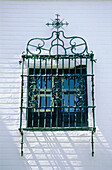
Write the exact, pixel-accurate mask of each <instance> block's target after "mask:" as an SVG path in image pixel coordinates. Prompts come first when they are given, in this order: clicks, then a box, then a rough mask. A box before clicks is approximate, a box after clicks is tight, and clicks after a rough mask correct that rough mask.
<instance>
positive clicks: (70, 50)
mask: <svg viewBox="0 0 112 170" xmlns="http://www.w3.org/2000/svg"><path fill="white" fill-rule="evenodd" d="M46 25H47V26H52V27H53V29H56V31H53V32H52V35H51V36H50V37H49V38H32V39H30V40H29V41H28V43H27V48H26V51H27V54H31V55H57V49H58V55H80V54H88V48H87V43H86V41H85V40H84V39H83V38H82V37H78V36H73V37H66V36H65V35H64V32H63V31H62V30H61V31H59V29H60V28H62V29H63V26H68V22H65V23H64V22H63V20H60V19H59V15H58V14H56V19H54V20H52V23H47V24H46Z"/></svg>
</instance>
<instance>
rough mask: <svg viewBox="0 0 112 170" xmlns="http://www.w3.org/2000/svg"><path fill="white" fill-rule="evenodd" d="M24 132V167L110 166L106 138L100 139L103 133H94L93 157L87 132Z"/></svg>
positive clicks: (77, 167)
mask: <svg viewBox="0 0 112 170" xmlns="http://www.w3.org/2000/svg"><path fill="white" fill-rule="evenodd" d="M25 133H26V134H25V135H24V156H23V158H24V161H25V162H26V164H27V165H28V168H31V169H39V170H43V169H48V170H50V169H60V170H62V169H63V170H64V169H70V170H72V169H78V170H80V169H81V170H82V169H83V170H93V169H96V170H97V169H98V170H99V169H103V170H104V169H105V170H107V169H108V170H110V169H111V159H112V154H111V153H112V152H111V151H112V150H110V147H109V146H108V143H107V141H106V140H102V137H103V135H102V134H101V132H99V131H98V134H96V135H95V136H96V137H95V157H92V156H91V134H90V132H25ZM103 138H104V137H103ZM108 155H109V157H108ZM109 161H110V162H109Z"/></svg>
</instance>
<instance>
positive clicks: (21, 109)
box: [20, 57, 24, 131]
mask: <svg viewBox="0 0 112 170" xmlns="http://www.w3.org/2000/svg"><path fill="white" fill-rule="evenodd" d="M23 74H24V58H23V57H22V75H21V107H20V131H21V128H22V114H23V86H24V78H23Z"/></svg>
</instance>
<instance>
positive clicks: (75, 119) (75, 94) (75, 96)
mask: <svg viewBox="0 0 112 170" xmlns="http://www.w3.org/2000/svg"><path fill="white" fill-rule="evenodd" d="M76 88H77V86H76V56H75V59H74V89H75V91H74V104H75V106H77V104H76V98H77V93H76V92H77V89H76ZM76 110H77V107H76V108H74V111H75V113H74V114H75V115H74V126H75V127H76V122H77V115H76Z"/></svg>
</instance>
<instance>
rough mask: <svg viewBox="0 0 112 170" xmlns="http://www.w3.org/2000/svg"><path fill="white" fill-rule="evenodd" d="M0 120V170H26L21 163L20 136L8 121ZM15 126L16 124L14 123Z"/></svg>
mask: <svg viewBox="0 0 112 170" xmlns="http://www.w3.org/2000/svg"><path fill="white" fill-rule="evenodd" d="M5 122H7V123H4V122H3V120H2V119H1V118H0V169H1V170H9V169H10V170H15V169H16V170H26V169H27V168H26V164H25V162H24V161H22V158H21V157H20V154H19V152H18V150H20V145H19V143H20V136H19V132H18V131H17V128H14V126H15V125H14V124H12V125H13V126H12V125H11V124H10V120H9V119H7V120H5ZM15 124H16V123H15Z"/></svg>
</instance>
